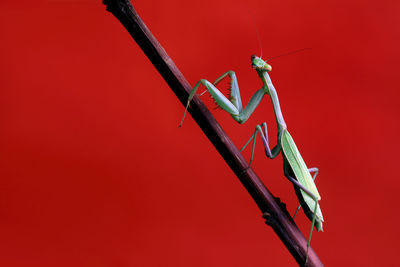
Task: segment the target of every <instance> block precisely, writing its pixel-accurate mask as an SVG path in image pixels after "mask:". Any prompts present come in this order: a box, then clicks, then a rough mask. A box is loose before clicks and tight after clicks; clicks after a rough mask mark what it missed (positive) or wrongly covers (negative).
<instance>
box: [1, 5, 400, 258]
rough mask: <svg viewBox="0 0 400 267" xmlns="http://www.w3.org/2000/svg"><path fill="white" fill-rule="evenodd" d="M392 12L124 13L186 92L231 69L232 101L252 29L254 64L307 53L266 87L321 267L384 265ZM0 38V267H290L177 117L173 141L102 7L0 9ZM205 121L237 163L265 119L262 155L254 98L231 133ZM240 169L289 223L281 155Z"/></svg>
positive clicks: (264, 112)
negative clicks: (309, 172) (281, 204)
mask: <svg viewBox="0 0 400 267" xmlns="http://www.w3.org/2000/svg"><path fill="white" fill-rule="evenodd" d="M367 2H369V4H367ZM399 3H400V2H399V1H378V2H370V1H344V0H341V1H307V0H306V1H294V0H293V1H281V0H271V1H255V0H248V1H245V3H241V2H239V1H238V2H235V1H225V0H213V1H176V0H175V1H174V0H170V1H151V0H146V1H135V3H134V4H135V7H136V9H137V11H138V12H139V14H140V15H141V17H142V19H143V20H144V21H145V23H146V24H147V26H148V27H149V28H150V29H151V30H152V32H153V33H154V35H155V36H156V37H157V38H158V40H159V41H160V43H161V44H162V45H163V46H164V48H165V49H166V51H167V52H168V54H169V55H170V56H171V57H172V59H173V60H174V62H175V63H176V65H177V66H178V67H179V68H180V69H181V71H182V72H183V74H184V75H185V76H186V78H187V79H188V81H190V83H191V84H192V85H193V84H194V83H195V82H196V81H197V80H198V79H199V78H207V79H210V80H214V79H215V78H216V77H218V76H219V75H221V74H222V73H223V72H225V71H226V70H229V69H232V70H235V71H236V74H237V76H238V80H239V86H240V88H241V93H242V97H243V101H244V102H245V103H247V101H248V99H249V97H250V96H251V94H252V93H253V92H254V91H255V90H256V89H258V88H260V85H261V83H260V80H259V79H258V77H257V75H256V74H255V72H254V70H252V69H251V67H250V55H251V54H259V44H258V40H257V33H256V28H255V25H257V28H258V31H259V32H260V38H261V40H262V47H263V57H264V58H268V57H272V56H277V55H280V54H284V53H286V52H288V51H293V50H296V49H301V48H308V47H310V48H312V49H311V50H307V51H304V52H299V53H297V54H293V55H289V56H285V57H280V58H277V59H275V60H272V61H271V65H272V66H273V71H272V72H271V74H270V75H271V78H272V80H273V81H274V84H275V86H276V88H277V91H278V94H279V97H280V100H281V105H282V109H283V114H284V116H285V119H286V122H287V124H288V127H289V130H290V132H291V134H292V136H293V137H294V139H295V140H296V143H297V145H298V147H299V149H300V151H301V153H302V155H303V157H304V159H305V160H306V162H307V164H308V166H309V167H314V166H317V167H319V168H320V175H319V176H318V178H317V185H318V188H319V191H320V193H321V194H322V201H321V207H322V211H323V213H324V217H325V220H326V223H325V224H324V229H325V232H322V233H317V234H315V235H314V236H313V240H312V246H313V247H314V248H315V250H316V251H317V253H318V254H319V256H320V258H321V260H322V261H323V262H324V263H325V264H326V266H378V265H380V266H395V263H396V262H398V260H397V256H398V251H399V243H398V241H397V239H398V237H399V230H398V229H399V228H398V227H397V220H398V218H399V208H398V199H397V196H398V194H399V185H400V182H399V175H398V171H397V167H398V151H399V149H400V147H399V141H398V133H399V115H400V112H399V111H400V110H399V104H398V102H399V91H398V89H399V78H398V77H399V73H398V63H399V61H400V58H399V52H398V51H399V46H400V31H399V25H400V24H399V22H400V21H399ZM0 34H1V42H0V58H1V64H0V71H1V72H0V83H1V91H0V93H1V95H0V101H1V103H0V147H1V150H0V157H1V158H0V174H1V180H0V265H1V266H296V263H295V261H294V260H293V259H292V258H291V256H290V254H289V253H288V251H287V250H286V248H285V247H284V246H283V245H282V243H281V242H280V241H279V239H278V238H277V237H276V235H275V234H274V233H273V232H272V230H271V229H270V228H269V227H267V226H265V225H264V223H263V221H262V219H261V217H260V216H261V214H260V211H259V210H258V208H257V207H256V205H255V204H254V203H253V201H252V200H251V199H250V197H249V195H248V194H247V192H246V191H245V190H244V188H243V187H242V185H241V184H240V183H239V182H238V180H237V178H236V177H235V176H234V175H233V173H232V172H231V171H230V169H229V168H228V166H227V165H226V164H225V162H224V161H223V160H222V159H221V157H220V156H219V155H218V154H217V152H216V150H215V149H214V148H213V147H212V146H211V144H210V143H209V141H208V140H207V139H206V138H205V137H204V135H203V134H202V132H201V131H200V130H199V128H198V127H197V126H196V125H195V123H194V122H193V120H192V118H191V117H190V116H188V117H187V119H186V121H185V124H184V127H183V128H181V129H178V127H177V125H178V123H179V121H180V119H181V116H182V114H183V110H184V109H183V106H182V105H181V104H180V103H179V102H178V100H177V99H176V97H175V96H174V95H173V93H172V92H171V90H170V89H169V88H168V86H167V85H166V83H165V82H164V81H163V80H162V78H161V77H160V75H159V74H158V73H157V71H156V70H155V69H154V67H153V66H152V65H151V64H150V63H149V61H148V60H147V58H146V57H145V56H144V54H143V53H142V51H141V50H140V49H139V48H138V46H137V45H136V44H135V43H134V42H133V41H132V39H131V37H130V36H129V35H128V34H127V32H126V30H125V29H124V28H123V27H122V26H121V25H120V23H119V22H118V21H117V20H116V19H115V18H114V17H113V16H112V15H111V14H110V13H108V12H106V11H105V6H103V5H102V4H101V1H100V0H99V1H83V0H82V1H78V0H77V1H72V0H71V1H69V0H64V1H61V0H60V1H55V0H54V1H51V0H48V1H4V0H3V1H1V3H0ZM205 99H206V98H205ZM208 102H210V101H208ZM212 107H213V106H212V104H211V105H210V108H212ZM213 113H214V114H215V116H216V117H217V119H218V121H219V122H220V123H221V124H222V126H223V127H224V128H225V129H226V131H227V132H228V134H229V135H230V136H231V138H232V140H233V141H234V142H235V143H236V144H237V146H239V147H240V146H241V145H243V143H244V142H245V140H247V138H248V137H249V135H250V133H251V132H252V131H253V129H254V126H255V125H256V124H257V123H260V122H262V121H267V122H269V124H270V133H271V139H272V140H273V144H274V143H275V135H276V127H275V121H274V117H273V112H272V106H271V104H270V101H269V100H268V99H265V100H263V102H262V103H261V105H260V106H259V108H258V109H257V111H256V112H255V113H254V114H253V116H252V117H251V119H250V120H249V121H248V122H247V123H246V124H244V125H239V124H237V123H236V122H234V121H233V120H232V119H231V117H230V116H229V115H227V114H226V113H224V112H222V111H216V110H215V111H213ZM244 154H245V156H246V158H248V156H249V151H246V152H245V153H244ZM254 169H255V170H256V172H257V173H258V175H259V176H260V177H262V179H263V181H264V182H265V183H266V184H267V186H268V187H269V188H270V189H271V191H272V192H273V193H274V194H275V195H277V196H280V197H281V198H282V199H283V201H285V202H286V203H287V204H288V208H289V210H290V211H291V212H293V211H294V209H295V207H296V206H297V200H296V198H295V194H294V191H293V188H292V186H291V185H290V184H289V182H288V181H287V180H286V179H285V178H284V176H283V172H282V159H281V157H278V158H277V159H275V160H273V161H271V160H269V159H267V158H266V157H265V155H264V154H263V150H262V148H261V143H259V145H258V150H257V151H256V160H255V162H254ZM296 221H297V222H298V225H299V227H300V228H301V229H302V231H303V232H304V233H305V234H306V235H308V231H309V224H310V222H309V221H308V220H307V219H306V218H305V216H304V214H303V213H301V215H300V216H299V217H298V218H297V219H296Z"/></svg>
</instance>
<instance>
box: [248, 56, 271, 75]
mask: <svg viewBox="0 0 400 267" xmlns="http://www.w3.org/2000/svg"><path fill="white" fill-rule="evenodd" d="M251 66H252V67H253V69H255V70H257V71H262V72H263V71H267V72H268V71H271V70H272V67H271V65H269V64H268V63H267V62H265V61H264V60H262V59H261V58H260V57H257V56H256V55H252V56H251Z"/></svg>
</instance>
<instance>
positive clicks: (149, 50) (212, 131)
mask: <svg viewBox="0 0 400 267" xmlns="http://www.w3.org/2000/svg"><path fill="white" fill-rule="evenodd" d="M103 3H104V4H105V5H106V6H107V10H108V11H110V12H111V13H112V14H113V15H114V16H115V17H116V18H117V19H118V20H119V21H120V22H121V23H122V25H124V27H125V28H126V29H127V31H128V32H129V33H130V35H131V36H132V37H133V39H134V40H135V41H136V43H137V44H138V45H139V46H140V48H141V49H142V50H143V52H144V53H145V54H146V56H147V57H148V58H149V59H150V61H151V62H152V63H153V65H154V66H155V67H156V69H157V70H158V71H159V73H160V74H161V76H162V77H163V78H164V80H165V81H166V82H167V83H168V85H169V86H170V87H171V89H172V91H173V92H174V93H175V95H176V96H177V97H178V98H179V100H180V101H181V103H182V104H183V105H186V101H187V98H188V95H189V93H190V91H191V90H192V88H191V86H190V85H189V83H188V82H187V81H186V79H185V77H183V75H182V73H181V72H180V71H179V70H178V68H177V67H176V66H175V64H174V62H173V61H172V60H171V58H170V57H169V56H168V55H167V53H166V52H165V50H164V49H163V48H162V47H161V45H160V44H159V43H158V41H157V40H156V38H155V37H154V36H153V34H152V33H151V32H150V31H149V29H148V28H147V27H146V25H145V24H144V23H143V21H142V20H141V19H140V17H139V16H138V14H137V13H136V11H135V10H134V9H133V7H132V5H131V4H130V1H129V0H103ZM189 113H190V114H191V115H192V117H193V119H194V120H195V121H196V123H197V124H198V125H199V126H200V128H201V130H202V131H203V132H204V134H205V135H206V136H207V137H208V139H209V140H210V141H211V143H212V144H213V145H214V146H215V148H216V149H217V150H218V152H219V153H220V154H221V156H222V157H223V158H224V160H225V161H226V163H227V164H228V165H229V167H230V168H231V169H232V170H233V172H234V173H235V174H236V176H237V177H238V178H239V180H240V182H241V183H242V184H243V185H244V187H245V188H246V189H247V191H248V192H249V194H250V195H251V197H252V198H253V199H254V201H255V202H256V203H257V206H258V207H259V208H260V210H261V211H262V213H263V214H264V215H263V217H264V218H265V219H266V223H267V224H268V225H269V226H271V227H272V229H273V230H274V231H275V233H276V234H277V235H278V236H279V238H280V239H281V240H282V242H283V243H284V244H285V246H286V247H287V248H288V250H289V252H290V253H291V254H292V255H293V257H294V259H295V260H296V261H297V263H298V264H299V265H301V266H304V262H305V255H306V248H307V241H306V239H305V238H304V236H303V235H302V233H301V232H300V230H299V229H298V228H297V226H296V224H295V223H294V222H293V220H292V218H291V217H290V215H289V214H288V212H287V210H286V206H285V204H284V203H281V202H280V201H279V199H278V198H275V197H274V196H273V195H272V194H271V193H270V192H269V190H268V189H267V188H266V187H265V185H264V184H263V183H262V182H261V180H260V179H259V178H258V177H257V175H256V174H255V173H254V171H253V170H252V169H251V168H249V166H248V163H247V162H246V160H245V159H244V158H243V156H242V155H241V154H240V152H239V150H238V149H237V148H236V147H235V145H234V144H233V143H232V141H231V140H230V138H229V137H228V136H227V135H226V134H225V132H224V131H223V130H222V128H221V126H220V125H219V124H218V123H217V121H216V120H215V119H214V117H213V116H212V115H211V113H210V112H209V111H208V109H207V108H206V107H205V106H204V104H203V103H202V101H201V100H200V99H199V98H198V97H195V98H194V99H193V101H192V102H191V104H190V108H189ZM308 266H323V264H322V262H321V261H320V259H319V258H318V256H317V254H316V253H315V252H314V250H313V249H312V248H310V250H309V257H308Z"/></svg>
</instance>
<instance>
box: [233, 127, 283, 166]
mask: <svg viewBox="0 0 400 267" xmlns="http://www.w3.org/2000/svg"><path fill="white" fill-rule="evenodd" d="M261 127H262V128H261ZM263 129H264V132H263ZM257 133H258V134H259V135H260V137H261V140H262V142H263V145H264V148H265V155H266V156H267V157H268V158H270V159H273V158H275V157H276V156H277V155H278V154H279V151H280V146H279V145H276V146H275V147H274V148H273V149H272V150H271V148H270V147H269V142H268V130H267V123H266V122H263V123H262V124H260V125H257V126H256V129H255V130H254V133H253V134H252V136H251V137H250V139H249V140H248V141H247V142H246V144H245V145H244V146H243V147H242V149H240V152H242V151H243V150H244V149H245V148H246V147H247V145H248V144H249V143H250V142H251V140H253V146H252V150H251V156H250V163H249V166H250V165H251V163H252V162H253V159H254V150H255V147H256V139H257Z"/></svg>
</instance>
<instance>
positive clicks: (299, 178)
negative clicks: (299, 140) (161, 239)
mask: <svg viewBox="0 0 400 267" xmlns="http://www.w3.org/2000/svg"><path fill="white" fill-rule="evenodd" d="M251 66H252V67H253V69H254V70H255V71H256V72H257V74H258V76H259V77H260V79H261V81H262V84H263V86H262V88H261V89H259V90H257V91H256V92H255V93H254V94H253V96H252V97H251V99H250V101H249V103H248V104H247V106H246V107H245V108H244V109H243V106H242V100H241V97H240V92H239V86H238V82H237V78H236V74H235V72H233V71H231V70H230V71H227V72H225V73H224V74H222V75H221V76H220V77H218V78H217V79H216V80H215V81H214V82H213V83H210V82H209V81H207V80H205V79H201V80H200V81H198V82H197V83H196V85H195V86H194V87H193V90H192V91H191V93H190V94H189V97H188V101H187V104H186V108H185V112H184V114H183V117H182V120H181V123H180V125H179V127H181V126H182V123H183V121H184V119H185V116H186V113H187V109H188V107H189V104H190V101H191V100H192V99H193V97H194V95H195V94H196V92H197V90H198V89H199V87H200V85H203V86H205V88H206V89H207V91H208V92H209V93H210V95H211V96H212V98H213V99H214V100H215V102H216V104H217V105H218V106H219V107H221V108H222V109H223V110H225V111H226V112H228V113H229V114H231V116H232V118H233V119H234V120H235V121H237V122H238V123H240V124H243V123H245V122H246V121H247V120H248V118H249V117H250V116H251V114H252V113H253V112H254V110H255V109H256V108H257V106H258V105H259V104H260V102H261V100H262V99H263V97H264V95H269V96H270V98H271V101H272V105H273V109H274V113H275V118H276V123H277V126H278V140H277V144H276V146H275V147H273V148H272V149H271V148H270V146H269V141H268V131H267V124H266V123H265V122H264V123H262V124H261V125H257V126H256V128H255V131H254V133H253V135H252V136H251V137H250V139H249V140H248V141H247V143H246V144H245V145H244V146H243V148H242V149H241V151H242V150H243V149H244V148H245V147H246V146H247V145H248V144H249V143H250V142H251V141H252V140H253V146H252V152H251V158H250V163H249V166H250V165H251V163H252V162H253V158H254V148H255V143H256V138H257V134H259V135H260V137H261V139H262V142H263V144H264V148H265V154H266V156H267V157H268V158H270V159H274V158H275V157H277V156H278V155H279V153H280V152H281V151H282V153H281V154H282V157H283V169H284V175H285V176H286V177H287V179H288V180H289V181H290V182H292V184H293V186H294V190H295V192H296V195H297V198H298V199H299V202H300V206H299V207H298V208H297V210H296V212H295V214H294V216H293V219H294V217H295V216H296V214H297V212H298V210H299V209H300V207H302V208H303V211H304V213H305V215H306V216H307V218H308V219H309V220H310V221H311V230H310V234H309V237H308V242H307V255H306V261H305V262H306V263H307V259H308V249H309V246H310V242H311V236H312V232H313V229H314V227H315V228H316V229H317V231H321V230H322V223H323V222H324V219H323V216H322V212H321V209H320V206H319V204H318V202H319V200H321V196H320V194H319V193H318V190H317V187H316V185H315V183H314V180H315V178H316V176H317V175H318V168H310V169H309V168H307V166H306V164H305V162H304V160H303V158H302V157H301V154H300V152H299V150H298V149H297V146H296V144H295V142H294V140H293V138H292V137H291V135H290V134H289V132H288V130H287V126H286V123H285V120H284V119H283V115H282V111H281V107H280V104H279V99H278V95H277V92H276V90H275V87H274V86H273V84H272V81H271V78H270V77H269V75H268V72H269V71H271V70H272V67H271V65H269V64H268V63H267V62H266V61H264V60H262V59H261V57H257V56H255V55H252V56H251ZM227 76H229V78H230V88H229V89H230V93H229V99H228V98H226V97H225V96H224V95H223V94H222V93H221V92H220V91H219V90H218V89H217V88H216V85H217V84H218V83H219V82H221V81H222V80H223V79H224V78H225V77H227ZM205 92H206V91H205ZM310 172H314V175H313V177H311V174H310Z"/></svg>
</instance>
